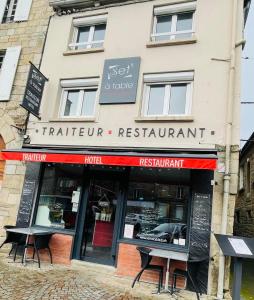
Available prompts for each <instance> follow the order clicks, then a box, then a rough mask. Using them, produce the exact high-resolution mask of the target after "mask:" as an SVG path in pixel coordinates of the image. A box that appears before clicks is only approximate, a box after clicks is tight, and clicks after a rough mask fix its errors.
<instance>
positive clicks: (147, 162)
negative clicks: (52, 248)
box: [0, 149, 217, 170]
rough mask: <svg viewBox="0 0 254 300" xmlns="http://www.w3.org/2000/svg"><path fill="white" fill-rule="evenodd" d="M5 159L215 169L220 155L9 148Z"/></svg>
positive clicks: (0, 154)
mask: <svg viewBox="0 0 254 300" xmlns="http://www.w3.org/2000/svg"><path fill="white" fill-rule="evenodd" d="M0 159H3V160H21V161H26V162H55V163H71V164H88V165H90V164H92V165H111V166H133V167H150V168H173V169H203V170H215V169H216V167H217V159H216V156H214V155H210V156H209V155H202V154H200V155H188V154H177V155H176V154H175V155H173V154H172V155H165V154H161V155H154V154H150V155H149V154H147V153H142V154H140V155H139V153H134V154H133V153H131V154H130V153H110V154H108V153H103V154H101V153H100V154H96V153H94V152H93V153H91V154H90V153H82V152H80V151H77V152H75V151H69V152H68V151H64V150H63V151H60V150H55V151H54V150H46V149H45V150H41V151H40V150H33V149H21V150H17V151H16V150H11V151H10V150H9V151H8V150H7V151H2V152H1V153H0Z"/></svg>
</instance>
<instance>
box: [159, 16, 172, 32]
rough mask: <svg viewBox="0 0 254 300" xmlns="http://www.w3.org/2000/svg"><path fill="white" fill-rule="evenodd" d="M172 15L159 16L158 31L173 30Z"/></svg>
mask: <svg viewBox="0 0 254 300" xmlns="http://www.w3.org/2000/svg"><path fill="white" fill-rule="evenodd" d="M171 24H172V16H157V25H156V33H164V32H170V31H171Z"/></svg>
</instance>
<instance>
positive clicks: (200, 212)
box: [190, 193, 211, 259]
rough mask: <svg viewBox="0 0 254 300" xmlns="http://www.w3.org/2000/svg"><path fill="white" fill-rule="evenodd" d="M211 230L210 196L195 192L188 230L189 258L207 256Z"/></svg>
mask: <svg viewBox="0 0 254 300" xmlns="http://www.w3.org/2000/svg"><path fill="white" fill-rule="evenodd" d="M210 231H211V197H210V195H209V194H200V193H195V194H194V198H193V203H192V220H191V232H190V256H191V259H200V257H209V248H210Z"/></svg>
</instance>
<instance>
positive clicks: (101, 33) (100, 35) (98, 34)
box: [93, 24, 106, 41]
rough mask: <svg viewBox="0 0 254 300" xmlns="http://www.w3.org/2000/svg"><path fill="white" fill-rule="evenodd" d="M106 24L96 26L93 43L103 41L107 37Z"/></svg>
mask: <svg viewBox="0 0 254 300" xmlns="http://www.w3.org/2000/svg"><path fill="white" fill-rule="evenodd" d="M105 31H106V24H100V25H95V28H94V36H93V41H103V40H104V37H105Z"/></svg>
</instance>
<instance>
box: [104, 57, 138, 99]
mask: <svg viewBox="0 0 254 300" xmlns="http://www.w3.org/2000/svg"><path fill="white" fill-rule="evenodd" d="M139 67H140V57H128V58H119V59H107V60H105V63H104V69H103V76H102V83H101V92H100V104H109V103H135V102H136V95H137V86H138V77H139Z"/></svg>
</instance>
